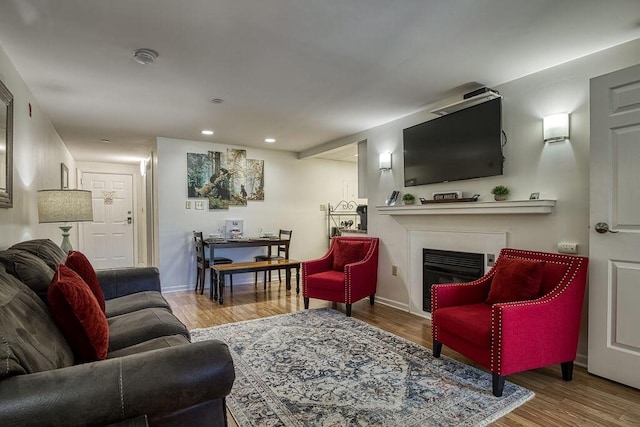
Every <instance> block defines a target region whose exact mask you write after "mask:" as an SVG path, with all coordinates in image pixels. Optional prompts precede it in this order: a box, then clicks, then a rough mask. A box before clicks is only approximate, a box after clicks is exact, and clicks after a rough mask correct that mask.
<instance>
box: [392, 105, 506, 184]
mask: <svg viewBox="0 0 640 427" xmlns="http://www.w3.org/2000/svg"><path fill="white" fill-rule="evenodd" d="M403 144H404V185H405V186H406V187H411V186H415V185H424V184H434V183H440V182H448V181H459V180H463V179H471V178H481V177H487V176H494V175H502V164H503V157H502V99H501V98H496V99H493V100H491V101H487V102H483V103H482V104H478V105H474V106H472V107H468V108H465V109H463V110H460V111H456V112H454V113H451V114H447V115H445V116H442V117H438V118H436V119H433V120H430V121H428V122H424V123H421V124H418V125H415V126H412V127H410V128H407V129H404V131H403Z"/></svg>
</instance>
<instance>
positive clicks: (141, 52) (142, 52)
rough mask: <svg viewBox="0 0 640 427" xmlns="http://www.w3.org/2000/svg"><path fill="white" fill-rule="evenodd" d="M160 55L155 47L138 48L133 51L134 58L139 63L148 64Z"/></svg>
mask: <svg viewBox="0 0 640 427" xmlns="http://www.w3.org/2000/svg"><path fill="white" fill-rule="evenodd" d="M157 57H158V52H156V51H155V50H153V49H146V48H143V49H138V50H136V51H135V52H133V59H135V60H136V62H137V63H138V64H142V65H146V64H151V63H152V62H154V61H155V60H156V58H157Z"/></svg>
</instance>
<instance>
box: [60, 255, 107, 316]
mask: <svg viewBox="0 0 640 427" xmlns="http://www.w3.org/2000/svg"><path fill="white" fill-rule="evenodd" d="M64 265H66V266H67V267H69V268H70V269H72V270H73V271H75V272H76V273H78V276H80V277H82V280H84V282H85V283H86V284H87V285H89V289H91V292H93V295H95V297H96V299H97V300H98V305H99V306H100V309H101V310H102V312H103V313H104V312H105V304H104V294H103V293H102V288H101V287H100V282H99V281H98V276H96V271H95V270H94V269H93V266H92V265H91V263H90V262H89V260H88V259H87V257H86V256H84V254H83V253H82V252H78V251H70V252H69V256H67V261H66V262H65V263H64Z"/></svg>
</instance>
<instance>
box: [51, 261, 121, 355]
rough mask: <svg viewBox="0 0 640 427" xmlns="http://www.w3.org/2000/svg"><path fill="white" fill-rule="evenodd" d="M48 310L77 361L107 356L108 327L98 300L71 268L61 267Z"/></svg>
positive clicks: (55, 279) (52, 283)
mask: <svg viewBox="0 0 640 427" xmlns="http://www.w3.org/2000/svg"><path fill="white" fill-rule="evenodd" d="M48 301H49V307H50V310H51V315H52V317H53V319H54V321H55V322H56V323H57V324H58V327H59V328H60V330H61V331H62V334H63V335H64V336H65V338H66V339H67V341H68V342H69V345H70V346H71V349H72V350H73V353H74V354H75V356H76V362H90V361H95V360H102V359H105V358H106V357H107V349H108V347H109V324H108V323H107V318H106V316H105V315H104V312H103V311H102V310H101V309H100V306H99V305H98V301H97V300H96V297H95V296H94V295H93V293H92V292H91V289H89V286H88V285H87V284H86V283H85V282H84V280H82V278H81V277H80V276H79V275H78V274H77V273H76V272H75V271H73V270H71V269H70V268H69V267H66V266H65V265H62V264H61V265H59V266H58V269H57V270H56V273H55V275H54V277H53V281H52V282H51V286H50V287H49V294H48Z"/></svg>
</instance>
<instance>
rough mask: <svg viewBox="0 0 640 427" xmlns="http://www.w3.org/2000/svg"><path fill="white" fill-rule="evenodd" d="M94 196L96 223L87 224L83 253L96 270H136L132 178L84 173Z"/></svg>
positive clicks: (84, 187) (85, 183)
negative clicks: (126, 268)
mask: <svg viewBox="0 0 640 427" xmlns="http://www.w3.org/2000/svg"><path fill="white" fill-rule="evenodd" d="M82 188H83V189H84V190H90V191H91V193H92V197H93V222H92V223H84V227H83V233H82V234H83V236H82V241H83V253H84V254H85V255H86V256H87V258H89V260H90V261H91V264H92V265H93V267H94V268H96V269H103V268H116V267H133V177H132V176H131V175H116V174H104V173H83V174H82Z"/></svg>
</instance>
